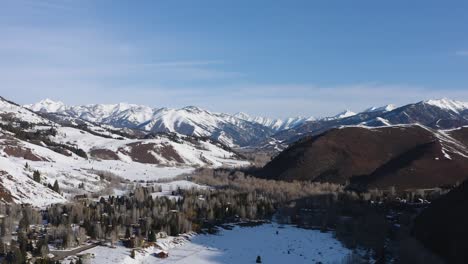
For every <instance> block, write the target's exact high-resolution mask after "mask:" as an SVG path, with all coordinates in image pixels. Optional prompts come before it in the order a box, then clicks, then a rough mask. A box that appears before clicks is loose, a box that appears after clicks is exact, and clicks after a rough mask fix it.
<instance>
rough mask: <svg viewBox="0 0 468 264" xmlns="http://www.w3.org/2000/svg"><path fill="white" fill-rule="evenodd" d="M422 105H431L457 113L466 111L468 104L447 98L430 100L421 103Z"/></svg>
mask: <svg viewBox="0 0 468 264" xmlns="http://www.w3.org/2000/svg"><path fill="white" fill-rule="evenodd" d="M423 103H424V104H428V105H432V106H435V107H438V108H441V109H446V110H450V111H453V112H455V113H458V112H459V111H463V110H467V109H468V102H461V101H455V100H451V99H448V98H442V99H431V100H427V101H423Z"/></svg>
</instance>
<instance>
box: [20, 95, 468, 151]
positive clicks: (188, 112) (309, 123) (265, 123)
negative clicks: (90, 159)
mask: <svg viewBox="0 0 468 264" xmlns="http://www.w3.org/2000/svg"><path fill="white" fill-rule="evenodd" d="M25 107H26V108H28V109H31V110H33V111H35V112H38V113H42V114H43V115H50V114H54V115H56V118H57V117H60V116H61V117H67V118H76V119H82V120H86V121H89V122H93V123H97V124H100V125H108V126H112V127H115V128H128V129H134V130H138V131H142V132H145V133H160V132H176V133H180V134H185V135H190V136H201V137H210V138H211V139H213V140H216V141H219V142H222V143H223V144H226V145H229V146H231V147H250V148H257V149H258V148H262V149H267V150H282V149H285V148H286V147H287V146H288V145H289V144H291V143H293V142H294V141H296V140H298V139H300V138H302V137H305V136H307V135H317V134H320V133H322V132H324V131H327V130H329V129H331V128H338V127H341V126H350V125H353V126H358V125H359V126H367V127H380V126H391V125H399V124H416V123H418V124H422V125H425V126H428V127H430V128H434V129H451V128H456V127H460V126H464V125H468V103H464V102H459V101H454V100H449V99H439V100H427V101H421V102H417V103H413V104H408V105H404V106H401V107H396V106H395V105H392V104H389V105H385V106H381V107H370V108H368V109H366V110H364V111H362V112H359V113H355V112H352V111H350V110H346V111H343V112H341V113H339V114H337V115H335V116H332V117H324V118H314V117H291V118H286V119H274V118H265V117H255V116H249V115H248V114H246V113H242V112H239V113H237V114H227V113H215V112H211V111H208V110H205V109H201V108H199V107H195V106H187V107H183V108H180V109H171V108H152V107H149V106H143V105H135V104H126V103H119V104H93V105H82V106H67V105H65V104H63V103H61V102H55V101H52V100H49V99H46V100H43V101H40V102H38V103H36V104H31V105H26V106H25Z"/></svg>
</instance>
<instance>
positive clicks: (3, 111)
mask: <svg viewBox="0 0 468 264" xmlns="http://www.w3.org/2000/svg"><path fill="white" fill-rule="evenodd" d="M0 120H1V121H3V122H7V121H8V122H11V121H24V122H28V123H33V124H39V123H43V124H47V123H50V122H49V120H47V119H44V118H42V117H40V116H39V115H37V114H36V113H34V112H33V111H31V110H29V109H26V108H24V107H21V106H19V105H17V104H15V103H13V102H10V101H8V100H6V99H5V98H3V97H1V96H0Z"/></svg>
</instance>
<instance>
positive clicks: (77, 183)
mask: <svg viewBox="0 0 468 264" xmlns="http://www.w3.org/2000/svg"><path fill="white" fill-rule="evenodd" d="M45 105H46V106H47V107H49V108H51V109H63V106H60V105H61V104H59V103H57V104H55V103H52V102H50V100H49V101H48V102H47V101H46V104H45ZM119 107H120V108H121V109H123V108H127V110H129V109H130V108H128V107H126V106H123V105H120V106H119ZM31 108H34V109H39V112H41V111H42V112H43V111H44V108H43V107H41V108H37V107H32V106H31ZM40 109H42V110H40ZM101 109H105V110H106V111H112V110H110V109H108V108H106V107H101ZM125 111H126V110H125ZM125 111H121V112H120V113H124V112H125ZM46 116H49V115H44V117H43V116H41V115H39V114H37V113H35V112H33V111H31V110H29V109H26V108H23V107H21V106H18V105H16V104H14V103H12V102H9V101H7V100H4V99H2V100H0V175H1V177H0V199H3V201H5V202H18V203H31V204H33V205H37V206H44V205H47V204H50V203H55V202H63V201H66V199H68V198H71V197H73V196H74V195H77V194H83V193H87V194H95V195H105V194H112V193H113V192H114V191H115V188H117V187H118V186H116V185H115V184H116V182H121V181H122V180H121V179H122V178H123V179H127V180H131V181H134V180H135V181H140V180H158V179H161V178H170V177H174V176H177V175H180V174H182V173H188V172H190V171H192V170H194V169H195V168H196V167H200V166H204V167H221V166H225V167H237V166H247V165H249V162H247V161H245V160H244V159H243V158H242V157H241V156H240V155H238V154H236V153H235V152H233V151H232V150H231V149H230V148H229V147H227V146H225V145H223V144H221V143H219V142H217V141H213V140H210V139H208V138H201V137H194V136H185V135H180V134H177V133H169V134H167V133H166V134H157V135H154V136H147V137H146V138H144V139H143V138H139V139H136V138H134V139H131V138H127V137H125V136H122V135H117V134H114V132H113V131H112V130H108V129H107V128H106V127H103V126H99V125H95V124H94V123H92V122H88V121H84V120H82V119H78V118H72V117H70V116H68V117H69V120H66V119H67V118H62V119H60V120H61V121H62V122H63V123H67V122H65V121H68V123H67V124H69V125H61V124H59V123H56V122H54V121H52V120H50V119H47V118H46ZM66 117H67V116H66ZM34 171H39V173H40V176H41V180H40V183H38V182H36V181H34V180H33V173H34ZM103 175H105V176H103ZM109 175H110V176H109ZM56 180H57V181H58V183H59V185H60V190H61V191H62V192H61V194H58V193H56V192H54V191H52V190H51V189H50V188H48V187H47V185H53V183H54V182H55V181H56ZM79 187H80V188H79Z"/></svg>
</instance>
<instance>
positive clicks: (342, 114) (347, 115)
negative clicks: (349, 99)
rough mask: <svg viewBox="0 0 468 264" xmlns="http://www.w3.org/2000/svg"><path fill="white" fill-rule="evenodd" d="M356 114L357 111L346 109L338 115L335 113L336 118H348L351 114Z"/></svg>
mask: <svg viewBox="0 0 468 264" xmlns="http://www.w3.org/2000/svg"><path fill="white" fill-rule="evenodd" d="M354 115H356V113H355V112H353V111H351V110H348V109H346V110H344V111H342V112H340V113H338V114H337V115H335V116H334V118H346V117H350V116H354Z"/></svg>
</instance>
